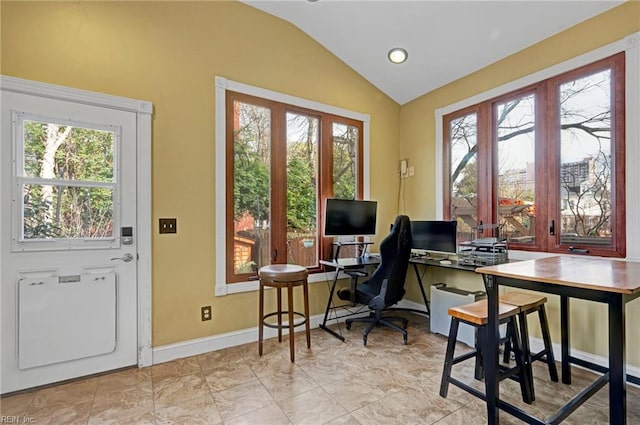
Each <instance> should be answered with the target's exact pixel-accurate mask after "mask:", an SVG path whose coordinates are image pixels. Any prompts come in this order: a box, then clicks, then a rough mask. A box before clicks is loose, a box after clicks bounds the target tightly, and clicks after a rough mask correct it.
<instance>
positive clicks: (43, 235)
mask: <svg viewBox="0 0 640 425" xmlns="http://www.w3.org/2000/svg"><path fill="white" fill-rule="evenodd" d="M38 189H39V187H36V188H34V189H33V190H32V192H36V193H33V194H30V193H26V194H25V195H24V211H23V214H24V224H23V225H24V237H25V239H51V238H56V237H58V236H59V235H60V227H59V226H57V225H55V224H54V223H52V222H50V221H49V220H47V213H48V212H49V209H50V208H51V203H50V202H49V201H45V200H43V199H42V194H41V193H37V192H39V190H38Z"/></svg>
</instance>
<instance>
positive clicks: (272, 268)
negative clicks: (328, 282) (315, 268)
mask: <svg viewBox="0 0 640 425" xmlns="http://www.w3.org/2000/svg"><path fill="white" fill-rule="evenodd" d="M307 276H308V272H307V269H306V268H304V267H302V266H296V265H293V264H271V265H268V266H264V267H261V268H260V270H258V277H259V278H260V315H259V320H260V326H259V333H258V355H260V356H262V345H263V335H264V326H267V327H270V328H274V329H278V342H282V329H283V328H285V327H288V328H289V351H290V353H291V362H292V363H293V362H294V361H295V349H294V344H293V334H294V328H295V327H296V326H300V325H302V324H304V325H305V331H306V334H307V348H311V329H310V327H309V286H308V283H307ZM265 286H268V287H271V288H276V289H277V290H278V294H277V300H278V309H277V311H275V312H273V313H269V314H266V315H265V314H264V288H265ZM296 286H302V288H303V290H304V314H303V313H299V312H297V311H294V310H293V288H295V287H296ZM282 288H287V310H286V311H282ZM283 314H287V315H288V317H289V323H288V324H287V325H285V326H283V325H282V315H283ZM272 316H278V324H272V323H267V319H268V318H269V317H272ZM294 316H298V317H302V318H303V320H302V321H300V322H299V323H294V321H293V318H294Z"/></svg>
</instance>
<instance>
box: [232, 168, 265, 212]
mask: <svg viewBox="0 0 640 425" xmlns="http://www.w3.org/2000/svg"><path fill="white" fill-rule="evenodd" d="M234 176H235V180H234V181H235V184H234V186H233V198H234V200H235V201H234V210H233V211H234V215H235V218H236V219H240V218H241V217H242V216H243V215H244V214H245V213H246V212H249V213H251V215H252V216H253V217H254V218H256V219H258V220H264V219H267V218H269V168H268V167H267V165H266V164H265V163H264V162H262V161H261V160H260V158H257V157H256V156H253V157H251V158H249V159H248V160H245V161H237V162H236V163H235V167H234Z"/></svg>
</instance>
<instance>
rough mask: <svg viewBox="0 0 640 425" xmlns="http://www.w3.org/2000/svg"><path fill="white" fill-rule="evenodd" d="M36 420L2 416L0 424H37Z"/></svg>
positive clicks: (26, 417)
mask: <svg viewBox="0 0 640 425" xmlns="http://www.w3.org/2000/svg"><path fill="white" fill-rule="evenodd" d="M35 423H36V420H35V419H34V418H30V417H28V416H18V415H0V424H35Z"/></svg>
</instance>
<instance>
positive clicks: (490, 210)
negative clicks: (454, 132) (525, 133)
mask: <svg viewBox="0 0 640 425" xmlns="http://www.w3.org/2000/svg"><path fill="white" fill-rule="evenodd" d="M492 116H493V114H492V109H491V104H490V103H489V102H485V103H483V104H482V105H480V107H479V109H478V130H477V131H478V201H477V203H478V213H477V214H478V225H480V224H481V223H482V224H483V225H487V224H493V223H495V222H496V216H497V214H496V211H495V208H496V205H497V201H496V195H495V191H496V188H495V183H494V181H495V177H497V169H495V165H494V164H495V163H494V157H495V152H496V148H495V146H494V144H493V137H494V136H493V134H494V131H493V124H492V122H493V119H492ZM478 236H480V237H483V236H491V233H489V234H487V233H485V232H481V230H478Z"/></svg>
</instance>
